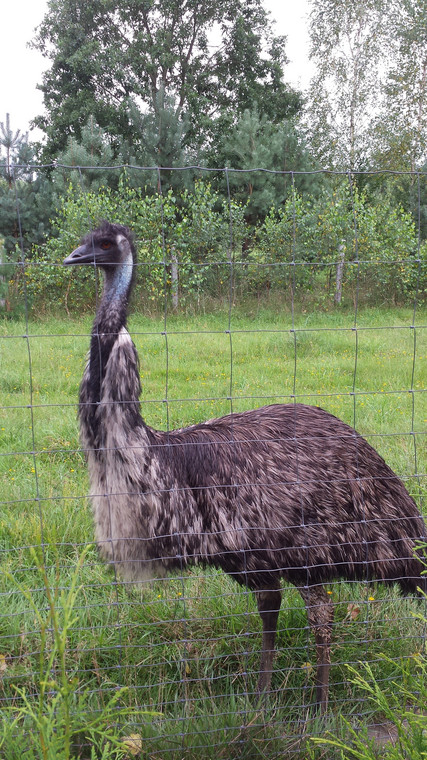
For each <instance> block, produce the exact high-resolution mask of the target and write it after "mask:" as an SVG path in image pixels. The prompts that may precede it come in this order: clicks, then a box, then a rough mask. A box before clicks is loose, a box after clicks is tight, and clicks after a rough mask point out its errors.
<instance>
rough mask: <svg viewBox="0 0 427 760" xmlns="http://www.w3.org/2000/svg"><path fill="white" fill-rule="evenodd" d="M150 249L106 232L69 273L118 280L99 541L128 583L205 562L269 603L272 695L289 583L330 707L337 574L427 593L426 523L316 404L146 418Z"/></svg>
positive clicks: (111, 307) (103, 409)
mask: <svg viewBox="0 0 427 760" xmlns="http://www.w3.org/2000/svg"><path fill="white" fill-rule="evenodd" d="M135 262H136V251H135V245H134V242H133V237H132V234H131V232H130V231H129V229H128V228H127V227H124V226H121V225H118V224H111V223H109V222H106V221H105V222H103V223H102V225H101V226H100V227H99V228H98V229H97V230H96V231H94V232H91V233H89V234H88V235H87V236H86V237H85V238H84V239H83V240H82V243H81V245H80V246H79V247H78V248H77V249H76V250H75V251H73V252H72V253H71V254H70V255H69V256H68V257H67V258H66V259H65V261H64V264H92V265H94V266H97V267H100V268H101V269H102V271H103V274H104V290H103V295H102V298H101V300H100V303H99V306H98V309H97V312H96V316H95V321H94V324H93V330H92V337H91V343H90V351H89V357H88V362H87V365H86V369H85V372H84V375H83V379H82V382H81V386H80V402H79V418H80V436H81V443H82V447H83V449H84V450H85V452H86V456H87V460H88V467H89V476H90V493H91V502H92V507H93V513H94V523H95V535H96V540H97V543H98V546H99V548H100V551H101V554H102V555H103V557H104V559H106V560H107V561H108V562H110V563H112V564H113V565H114V566H115V567H116V568H117V570H118V572H119V573H120V575H121V576H122V577H124V578H125V579H129V580H138V579H148V578H156V577H159V576H164V575H165V574H166V573H167V572H168V571H173V570H174V569H179V570H182V568H183V567H186V566H189V565H193V564H197V563H200V564H202V565H213V566H215V567H217V568H222V570H224V571H225V572H226V573H229V574H230V575H231V576H232V577H233V578H234V579H235V580H236V581H238V583H240V584H242V585H244V586H246V587H247V588H249V589H251V590H252V591H253V592H254V594H255V597H256V602H257V606H258V611H259V614H260V616H261V620H262V626H263V638H262V651H261V662H260V670H259V680H258V693H259V694H261V693H262V692H266V691H268V690H269V688H270V684H271V677H272V672H273V658H274V648H275V637H276V629H277V619H278V615H279V609H280V603H281V579H284V580H285V581H287V582H290V583H292V584H294V585H295V586H296V587H297V588H298V590H299V592H300V594H301V596H302V598H303V600H304V602H305V605H306V609H307V615H308V622H309V625H310V627H311V629H312V631H313V633H314V639H315V645H316V656H317V671H316V704H317V706H318V707H320V709H321V711H325V710H326V707H327V699H328V685H329V670H330V644H331V634H332V622H333V606H332V603H331V600H330V598H329V596H328V594H327V592H326V591H325V589H324V587H323V584H324V583H326V582H328V581H332V580H333V579H336V578H343V579H347V580H350V581H353V580H364V579H365V580H371V579H372V580H373V579H378V580H380V581H384V582H388V583H392V582H394V581H396V582H397V583H399V584H400V586H401V588H402V590H403V591H404V592H409V593H410V592H416V590H417V587H418V586H420V587H422V588H423V589H425V588H426V578H425V577H424V576H421V571H422V568H423V566H422V563H421V561H420V558H419V556H418V555H417V542H418V541H419V540H421V541H422V540H424V539H425V536H426V530H425V525H424V522H423V519H422V517H421V515H420V513H419V511H418V509H417V506H416V504H415V502H414V500H413V499H412V498H411V496H410V495H409V493H408V492H407V490H406V489H405V487H404V485H403V483H402V482H401V480H400V479H399V478H398V477H397V476H396V475H395V473H394V472H393V471H392V470H391V469H390V467H388V465H387V464H386V463H385V462H384V460H383V459H382V458H381V457H380V455H379V454H378V453H377V452H376V451H375V449H373V448H372V447H371V446H370V445H369V444H368V443H367V442H366V441H365V440H364V439H363V438H362V437H361V436H360V435H359V434H358V433H357V432H356V431H355V430H353V429H352V428H351V427H349V426H348V425H346V424H345V423H344V422H342V421H341V420H339V419H337V418H336V417H334V416H333V415H332V414H329V413H328V412H326V411H324V410H323V409H320V408H319V407H315V406H307V405H304V404H297V403H291V404H275V405H270V406H264V407H262V408H259V409H253V410H252V411H246V412H243V413H235V414H234V413H233V414H228V415H226V416H225V417H221V418H220V419H214V420H209V421H207V422H202V423H201V424H196V425H191V426H190V427H187V428H182V429H179V430H173V431H168V432H163V431H158V430H154V429H152V428H151V427H149V426H148V425H147V424H146V422H145V421H144V419H143V418H142V416H141V412H140V403H139V396H140V392H141V384H140V376H139V369H138V356H137V352H136V348H135V346H134V344H133V342H132V340H131V338H130V335H129V333H128V332H127V329H126V320H127V309H128V301H129V295H130V292H131V289H132V285H133V282H134V276H135Z"/></svg>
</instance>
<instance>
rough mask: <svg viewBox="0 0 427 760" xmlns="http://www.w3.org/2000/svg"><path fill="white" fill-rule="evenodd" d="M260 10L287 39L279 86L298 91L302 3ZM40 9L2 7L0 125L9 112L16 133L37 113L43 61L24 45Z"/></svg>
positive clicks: (28, 2) (27, 2) (39, 5)
mask: <svg viewBox="0 0 427 760" xmlns="http://www.w3.org/2000/svg"><path fill="white" fill-rule="evenodd" d="M82 2H85V0H82ZM86 2H87V0H86ZM264 5H265V7H266V8H267V9H268V10H269V11H270V13H271V16H272V18H273V19H275V20H276V27H275V33H276V34H285V35H286V36H287V38H288V43H287V55H288V58H289V59H290V63H289V65H288V66H287V67H286V71H285V81H286V82H288V83H289V84H291V85H293V86H295V87H299V88H301V89H304V88H305V87H306V86H307V84H308V81H309V78H310V73H311V68H310V64H309V62H308V34H307V24H306V17H307V13H308V0H297V1H296V2H295V0H292V1H291V0H264ZM46 9H47V0H12V2H7V3H4V7H3V8H2V28H3V34H2V39H1V44H0V72H1V74H0V122H4V121H5V118H6V113H9V114H10V125H11V128H12V129H13V130H14V131H16V130H17V129H20V130H21V133H22V132H24V133H25V132H26V131H27V130H28V129H29V123H30V121H31V119H32V118H34V116H36V115H38V114H41V113H43V102H42V94H41V92H40V91H39V90H37V89H36V85H37V84H38V83H40V82H41V78H42V73H43V71H44V70H45V69H46V68H48V61H47V60H46V59H44V58H43V57H42V55H41V54H40V53H39V52H38V51H37V50H31V49H29V48H28V45H27V43H28V42H29V41H30V40H31V39H32V38H33V37H34V29H35V28H36V27H37V26H38V24H40V22H41V21H42V19H43V16H44V14H45V12H46ZM40 137H41V134H40V133H36V132H30V140H31V139H32V140H34V139H40Z"/></svg>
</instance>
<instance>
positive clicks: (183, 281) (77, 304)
mask: <svg viewBox="0 0 427 760" xmlns="http://www.w3.org/2000/svg"><path fill="white" fill-rule="evenodd" d="M231 211H232V214H233V217H234V218H233V224H234V235H233V239H234V241H235V244H238V241H239V239H240V240H241V237H242V230H243V208H242V206H241V205H240V204H238V203H232V206H231ZM229 216H230V210H229V208H228V206H224V204H223V203H222V200H221V198H220V196H219V194H218V193H217V192H215V191H214V190H213V189H212V188H211V187H210V186H209V185H208V184H203V183H196V185H195V186H194V190H193V191H192V192H190V191H188V190H184V191H183V192H182V193H181V194H180V195H179V196H175V195H174V194H173V192H172V190H169V191H168V192H166V193H165V194H163V195H161V194H155V195H146V194H145V193H144V191H143V190H142V189H141V188H138V187H131V186H130V185H129V183H128V181H127V177H126V175H123V176H122V178H121V180H120V182H119V187H118V190H117V192H114V191H113V190H111V188H105V187H101V188H100V190H99V192H84V191H82V190H80V189H79V187H73V186H71V187H70V189H69V191H68V193H67V195H66V196H65V197H64V198H63V199H62V200H61V205H60V207H59V210H58V216H57V220H56V226H57V235H56V236H55V237H54V238H51V239H50V240H48V242H47V243H46V244H45V245H44V246H40V247H36V248H34V249H33V254H32V258H31V260H30V261H29V262H28V263H27V265H26V269H25V277H26V288H27V294H28V296H29V298H30V299H31V301H32V302H33V303H34V304H36V303H38V304H39V307H40V308H43V304H44V305H45V307H46V306H47V308H49V306H53V308H57V307H58V306H64V307H65V308H66V309H67V310H68V309H74V310H75V309H81V308H82V307H83V308H84V307H86V306H87V305H88V304H92V305H93V291H94V288H93V272H92V270H91V268H90V267H81V268H78V269H77V268H76V270H75V271H73V272H72V274H71V275H70V273H69V271H68V270H65V268H63V267H62V259H63V258H65V256H66V255H68V253H70V251H71V250H72V249H73V248H74V247H75V246H76V243H77V241H78V240H79V238H80V237H81V236H82V235H83V234H86V232H87V231H88V230H89V229H93V228H94V227H96V226H97V225H98V224H99V222H100V221H101V220H102V219H109V220H112V221H114V222H116V223H119V224H125V225H128V226H129V227H130V228H131V229H132V231H133V233H134V235H135V238H136V241H137V243H138V251H139V266H138V271H139V277H138V285H137V290H136V295H135V300H137V301H138V302H140V303H142V304H143V308H144V305H145V308H147V307H148V308H151V307H153V306H154V307H158V306H161V305H162V303H164V299H165V297H166V298H171V297H172V295H174V296H175V298H176V296H177V289H178V297H179V301H180V302H181V303H185V302H186V300H188V299H190V300H191V299H194V298H197V296H198V294H199V293H200V291H201V290H204V291H205V292H209V290H210V289H214V288H215V287H216V284H215V283H216V281H217V280H216V278H215V277H213V275H212V272H213V271H214V270H215V265H216V264H218V263H219V264H221V262H226V261H227V258H228V257H229V256H230V255H231V252H230V250H229V241H230V232H229V225H230V220H229ZM174 264H176V265H177V274H174V273H175V270H174V268H173V265H174ZM176 278H178V279H176ZM213 295H217V293H213Z"/></svg>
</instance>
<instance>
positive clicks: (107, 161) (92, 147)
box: [52, 116, 120, 195]
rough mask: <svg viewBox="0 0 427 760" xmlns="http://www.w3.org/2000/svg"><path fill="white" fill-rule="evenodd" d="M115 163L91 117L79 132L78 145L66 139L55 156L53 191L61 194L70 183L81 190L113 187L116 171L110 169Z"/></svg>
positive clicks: (104, 139)
mask: <svg viewBox="0 0 427 760" xmlns="http://www.w3.org/2000/svg"><path fill="white" fill-rule="evenodd" d="M118 158H119V160H120V155H119V156H118ZM115 163H116V161H115V158H114V154H113V149H112V147H111V145H110V142H109V140H108V138H107V136H106V135H105V133H104V131H103V130H102V129H101V128H100V127H99V126H98V125H97V124H96V122H95V119H94V118H93V116H91V117H90V118H89V120H88V122H87V124H86V125H85V126H84V127H83V129H82V134H81V140H80V142H78V141H77V140H76V139H75V138H74V137H69V138H68V143H67V147H66V149H65V150H64V151H62V152H61V153H59V154H58V156H57V159H56V164H57V168H56V169H55V170H54V171H53V172H52V183H53V189H54V192H55V194H56V195H60V194H63V193H65V192H66V191H67V189H68V187H69V185H70V184H73V185H74V186H76V187H78V188H80V189H82V190H97V189H99V188H100V187H102V186H103V185H104V186H105V185H109V186H112V187H115V186H117V184H118V181H119V172H118V171H117V170H115V169H114V168H112V166H113V165H114V164H115ZM73 167H76V168H75V169H73ZM82 167H83V169H84V170H83V171H82V170H81V168H82ZM109 167H110V168H109Z"/></svg>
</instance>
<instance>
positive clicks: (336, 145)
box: [307, 0, 387, 171]
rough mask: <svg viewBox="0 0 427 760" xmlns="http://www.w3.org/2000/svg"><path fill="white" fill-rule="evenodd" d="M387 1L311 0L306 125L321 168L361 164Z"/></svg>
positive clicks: (376, 85)
mask: <svg viewBox="0 0 427 760" xmlns="http://www.w3.org/2000/svg"><path fill="white" fill-rule="evenodd" d="M386 5H387V2H386V0H359V1H358V2H355V0H316V2H314V1H313V0H312V10H311V13H310V37H311V51H310V57H311V59H312V60H313V61H314V62H315V64H316V75H315V77H314V78H313V81H312V83H311V87H310V93H309V107H308V119H307V122H308V129H309V134H310V140H311V144H312V147H313V150H314V151H315V153H316V155H317V158H318V160H319V162H320V163H321V164H322V166H323V167H324V168H334V169H345V170H348V169H349V170H351V171H353V170H356V169H362V168H364V167H365V166H366V160H367V156H368V154H369V148H370V143H369V134H370V132H369V129H370V121H371V114H372V113H373V111H374V110H375V108H376V104H377V101H378V97H379V65H378V63H379V60H380V55H381V41H382V36H381V33H382V28H383V24H384V8H385V6H386Z"/></svg>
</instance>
